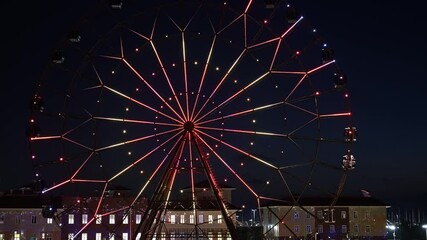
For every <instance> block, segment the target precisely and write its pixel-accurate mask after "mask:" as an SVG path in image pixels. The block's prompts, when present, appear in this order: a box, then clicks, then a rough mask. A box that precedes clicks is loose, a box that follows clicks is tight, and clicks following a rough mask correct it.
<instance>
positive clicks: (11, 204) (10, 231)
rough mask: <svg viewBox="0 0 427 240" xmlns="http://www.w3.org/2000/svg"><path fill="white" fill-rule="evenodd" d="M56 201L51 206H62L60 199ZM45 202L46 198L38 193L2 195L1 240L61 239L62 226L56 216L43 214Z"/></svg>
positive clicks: (0, 199) (0, 211) (0, 205)
mask: <svg viewBox="0 0 427 240" xmlns="http://www.w3.org/2000/svg"><path fill="white" fill-rule="evenodd" d="M51 200H52V199H51ZM54 201H55V203H52V205H51V206H55V207H60V205H61V204H60V202H59V199H54ZM45 203H46V199H44V198H42V197H41V196H38V195H26V194H19V195H17V194H12V195H4V196H1V197H0V240H21V239H31V240H36V239H45V240H56V239H61V228H60V225H59V224H58V222H56V221H55V219H54V218H46V217H44V216H43V215H44V214H43V206H44V204H45ZM59 211H61V209H59Z"/></svg>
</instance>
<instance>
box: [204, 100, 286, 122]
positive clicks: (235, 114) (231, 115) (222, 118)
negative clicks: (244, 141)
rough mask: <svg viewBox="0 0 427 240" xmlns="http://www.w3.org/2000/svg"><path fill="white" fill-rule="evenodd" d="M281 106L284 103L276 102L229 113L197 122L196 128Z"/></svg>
mask: <svg viewBox="0 0 427 240" xmlns="http://www.w3.org/2000/svg"><path fill="white" fill-rule="evenodd" d="M283 104H285V102H276V103H271V104H266V105H264V106H260V107H256V108H251V109H247V110H243V111H240V112H235V113H231V114H228V115H225V116H221V117H217V118H212V119H209V120H205V121H202V122H197V126H201V125H203V124H206V123H210V122H216V121H221V120H224V119H227V118H233V117H239V116H243V115H246V114H250V113H255V112H257V111H261V110H268V109H270V108H275V107H278V106H280V105H283Z"/></svg>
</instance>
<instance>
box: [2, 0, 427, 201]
mask: <svg viewBox="0 0 427 240" xmlns="http://www.w3.org/2000/svg"><path fill="white" fill-rule="evenodd" d="M85 2H87V1H80V2H77V3H76V2H73V6H68V5H65V4H64V3H62V2H58V1H44V2H37V3H36V2H30V3H28V2H26V1H9V2H8V3H5V5H3V9H4V13H3V14H2V15H1V21H2V23H3V24H2V39H1V46H2V53H3V54H2V59H3V61H2V62H3V64H2V70H1V73H0V74H1V79H2V88H1V99H2V102H3V114H2V124H1V126H2V127H1V128H2V132H3V139H2V144H1V148H0V150H1V153H2V160H1V164H0V166H1V167H0V190H4V191H7V190H8V189H10V188H16V187H20V186H22V185H26V184H28V183H29V182H31V180H32V179H33V175H34V174H33V169H32V165H31V160H30V153H29V152H30V150H29V143H28V141H27V139H26V136H25V128H26V126H27V121H28V118H29V112H30V110H29V101H30V99H31V97H32V95H33V92H34V88H35V84H36V83H37V82H38V79H39V78H41V76H42V73H43V70H44V67H45V66H46V64H47V62H48V61H49V60H50V56H51V53H52V51H53V49H55V47H56V46H57V45H58V42H59V40H60V39H61V38H62V37H63V36H64V35H66V34H67V31H68V26H70V25H71V24H72V23H73V22H75V21H76V20H78V19H79V18H78V16H80V14H81V13H86V12H88V11H90V9H91V7H92V6H90V7H87V6H86V5H85V4H86V3H85ZM300 2H301V3H299V4H300V6H301V8H300V12H301V13H302V14H303V15H304V17H305V18H307V19H308V21H310V23H311V24H312V25H314V26H315V27H316V28H317V29H318V31H319V32H320V33H321V35H322V37H323V39H326V40H327V41H328V44H329V45H331V46H333V48H334V52H335V57H336V59H337V62H338V63H339V65H340V67H342V69H344V70H345V72H346V74H347V76H348V87H349V89H350V91H351V95H352V101H351V102H352V109H353V120H354V123H355V124H354V125H355V126H356V127H357V129H358V139H357V142H356V144H355V145H354V151H353V154H354V155H355V157H356V160H357V167H356V169H355V170H353V171H351V172H350V174H349V176H348V178H347V182H346V186H345V190H344V192H345V193H349V194H353V195H357V194H361V193H360V190H361V189H364V190H367V191H369V192H370V193H371V195H372V196H373V197H376V198H378V199H380V200H383V201H385V202H387V203H389V204H391V205H402V206H404V205H405V204H411V205H412V204H417V205H419V206H421V205H422V204H423V203H424V206H425V202H427V158H426V154H425V153H424V151H423V150H424V148H425V143H426V142H427V141H426V139H425V136H427V127H426V125H425V114H424V111H425V110H424V109H425V104H426V103H427V99H426V96H427V90H426V89H427V83H426V79H425V67H427V61H426V60H425V56H427V48H426V46H425V42H427V41H426V40H427V39H426V37H425V33H423V31H424V29H425V26H424V24H425V23H426V22H427V19H426V14H425V13H424V12H423V10H422V9H423V8H422V7H421V3H415V2H411V3H400V4H390V3H389V2H372V1H357V2H345V1H337V0H325V1H300ZM410 4H412V5H410ZM416 4H418V6H417V5H416Z"/></svg>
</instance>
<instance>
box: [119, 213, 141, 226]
mask: <svg viewBox="0 0 427 240" xmlns="http://www.w3.org/2000/svg"><path fill="white" fill-rule="evenodd" d="M139 216H141V215H139ZM123 217H124V218H123V224H129V215H127V214H126V215H125V216H123ZM139 221H140V222H141V219H140V220H139Z"/></svg>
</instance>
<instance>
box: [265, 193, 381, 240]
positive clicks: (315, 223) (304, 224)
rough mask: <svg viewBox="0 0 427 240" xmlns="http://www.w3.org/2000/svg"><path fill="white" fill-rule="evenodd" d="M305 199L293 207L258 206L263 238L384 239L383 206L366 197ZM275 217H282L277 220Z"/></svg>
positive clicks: (281, 205) (282, 205)
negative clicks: (334, 199) (332, 202)
mask: <svg viewBox="0 0 427 240" xmlns="http://www.w3.org/2000/svg"><path fill="white" fill-rule="evenodd" d="M330 202H331V200H330V199H324V198H305V199H302V198H301V199H300V201H299V202H298V205H297V204H292V202H291V201H289V204H283V202H282V203H280V204H277V203H273V202H272V203H271V204H268V205H266V206H263V207H262V214H263V218H262V225H263V227H264V232H265V233H266V238H267V239H316V240H332V239H335V240H338V239H339V240H343V239H369V240H379V239H384V236H385V235H386V217H387V216H386V215H387V214H386V213H387V207H388V206H387V205H386V204H385V203H383V202H381V201H378V200H376V199H373V198H367V197H360V198H359V197H341V198H339V199H338V201H337V203H336V204H335V205H334V206H332V207H331V206H329V204H328V203H330ZM277 216H285V217H284V218H283V219H278V218H277Z"/></svg>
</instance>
